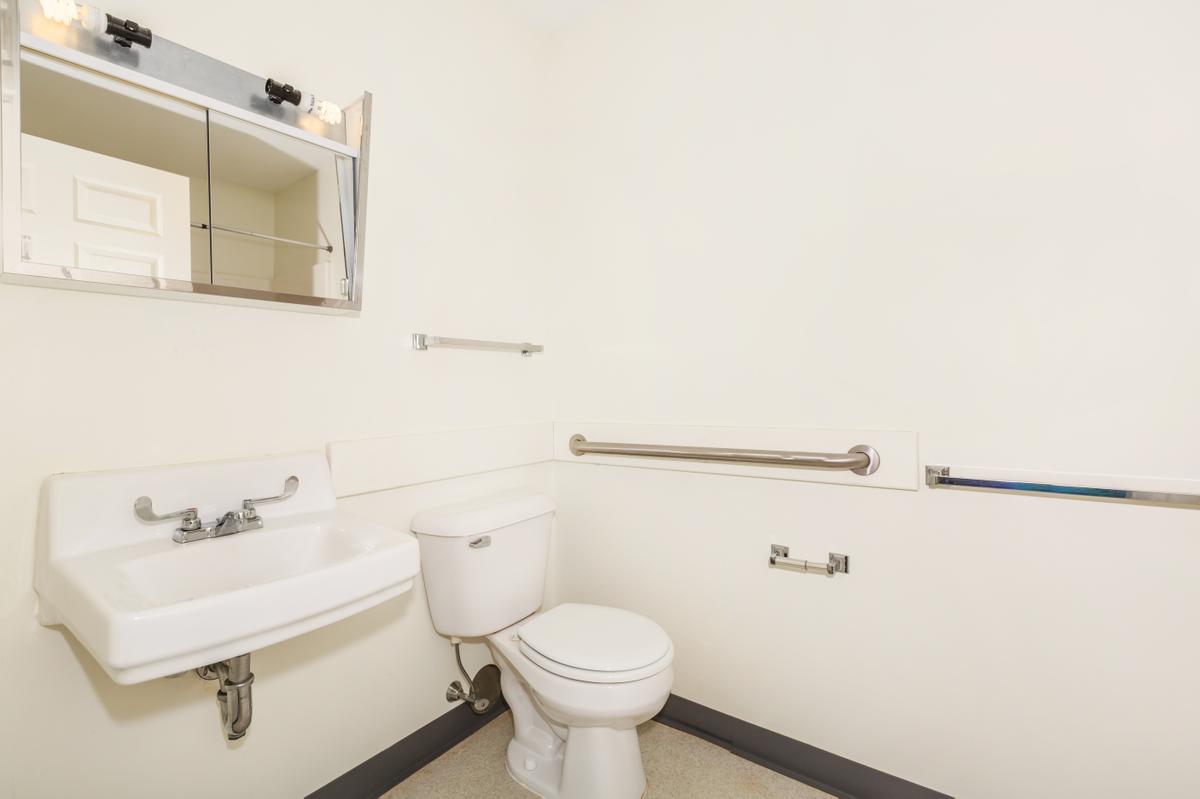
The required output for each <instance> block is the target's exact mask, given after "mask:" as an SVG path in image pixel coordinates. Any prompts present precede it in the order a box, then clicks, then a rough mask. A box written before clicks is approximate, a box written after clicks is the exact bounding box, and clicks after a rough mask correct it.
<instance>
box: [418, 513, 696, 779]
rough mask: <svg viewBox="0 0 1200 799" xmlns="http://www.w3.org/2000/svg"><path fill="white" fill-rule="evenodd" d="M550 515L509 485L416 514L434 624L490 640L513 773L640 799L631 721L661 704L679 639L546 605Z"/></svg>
mask: <svg viewBox="0 0 1200 799" xmlns="http://www.w3.org/2000/svg"><path fill="white" fill-rule="evenodd" d="M553 515H554V503H553V502H552V501H551V500H550V498H549V497H546V496H544V495H541V494H537V493H536V492H531V491H512V492H507V493H505V494H500V495H496V496H493V497H486V498H484V499H481V500H475V501H472V502H466V503H460V504H458V505H451V506H447V507H442V508H435V509H433V510H428V511H423V512H422V513H419V514H417V515H416V516H414V517H413V520H412V525H411V528H412V531H413V532H414V533H415V534H416V535H417V539H418V541H419V542H420V545H421V570H422V573H423V576H424V582H425V592H426V595H427V597H428V599H429V613H430V616H431V617H432V618H433V626H434V628H435V629H436V630H437V631H438V632H439V633H441V634H442V635H445V636H449V637H451V638H452V639H461V638H483V639H484V640H486V642H487V645H488V648H489V650H490V651H491V654H492V658H493V659H494V660H495V662H496V665H497V666H498V667H499V668H500V687H501V691H502V692H503V694H504V698H505V699H506V700H507V702H508V704H509V706H510V707H511V708H512V714H513V738H512V740H511V741H510V742H509V744H508V753H507V763H508V770H509V773H510V774H511V775H512V777H513V779H515V780H516V781H517V782H519V783H520V784H521V785H523V786H525V787H526V788H528V789H529V790H531V791H533V792H534V793H536V794H538V795H539V796H543V797H547V799H638V797H640V796H641V795H642V794H643V793H644V792H645V789H646V778H645V774H644V772H643V770H642V757H641V750H640V749H639V747H638V739H637V725H638V724H641V723H642V722H644V721H647V720H648V719H650V718H651V717H653V716H654V715H655V714H656V713H658V711H659V710H661V709H662V707H663V705H664V704H666V701H667V697H668V695H669V694H670V691H671V684H672V682H673V681H674V678H675V672H674V669H673V667H672V664H673V661H674V657H675V650H674V647H673V645H672V644H671V639H670V637H668V635H667V633H666V632H665V631H664V630H663V629H662V628H661V627H660V626H658V625H657V624H655V623H654V622H653V621H651V620H650V619H647V618H646V617H644V616H639V615H638V614H636V613H632V612H630V611H627V610H622V609H620V608H611V607H604V606H600V605H585V604H574V603H566V604H561V605H558V606H556V607H552V608H549V609H545V610H543V609H542V603H543V600H544V598H545V580H546V561H547V557H548V554H549V548H550V530H551V521H552V518H553Z"/></svg>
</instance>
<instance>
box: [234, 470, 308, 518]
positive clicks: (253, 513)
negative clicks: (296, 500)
mask: <svg viewBox="0 0 1200 799" xmlns="http://www.w3.org/2000/svg"><path fill="white" fill-rule="evenodd" d="M299 487H300V478H299V477H297V476H296V475H294V474H293V475H292V476H291V477H289V478H288V479H287V480H284V481H283V493H282V494H280V495H279V496H275V497H260V498H259V499H243V500H242V510H243V511H245V512H246V521H252V520H254V519H257V518H258V509H257V508H255V505H261V504H263V503H264V502H278V501H280V500H281V499H287V498H288V497H290V496H293V495H294V494H295V493H296V489H298V488H299Z"/></svg>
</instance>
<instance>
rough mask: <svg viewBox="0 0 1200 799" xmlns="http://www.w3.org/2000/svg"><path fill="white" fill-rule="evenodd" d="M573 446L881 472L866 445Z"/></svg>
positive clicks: (576, 438) (597, 451) (574, 439)
mask: <svg viewBox="0 0 1200 799" xmlns="http://www.w3.org/2000/svg"><path fill="white" fill-rule="evenodd" d="M570 447H571V454H572V455H628V456H631V457H635V458H670V459H673V460H687V461H712V462H715V463H745V464H750V465H753V466H792V467H795V468H797V469H826V470H829V471H851V472H854V473H855V474H860V475H868V474H874V473H875V472H876V471H877V470H878V469H879V453H878V452H877V451H876V450H875V448H874V447H870V446H867V445H866V444H858V445H857V446H853V447H851V448H850V450H849V451H848V452H846V453H845V454H841V453H831V452H788V451H786V450H775V449H734V448H731V447H684V446H676V445H674V444H612V443H608V442H601V441H588V440H587V439H586V438H584V437H583V436H581V435H573V436H571V440H570Z"/></svg>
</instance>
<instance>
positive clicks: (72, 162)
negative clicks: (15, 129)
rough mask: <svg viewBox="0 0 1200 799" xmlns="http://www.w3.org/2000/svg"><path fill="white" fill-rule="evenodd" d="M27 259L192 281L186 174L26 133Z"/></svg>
mask: <svg viewBox="0 0 1200 799" xmlns="http://www.w3.org/2000/svg"><path fill="white" fill-rule="evenodd" d="M21 183H22V192H21V217H22V218H21V237H22V244H21V246H22V260H26V261H33V262H36V263H42V264H50V265H53V266H68V267H78V268H80V269H94V270H99V271H103V272H121V273H125V274H131V275H140V276H143V277H154V278H173V279H175V280H191V279H192V262H191V227H190V219H191V216H190V214H191V200H190V197H189V181H188V178H186V177H184V176H182V175H176V174H174V173H171V172H165V171H163V170H161V169H153V168H151V167H148V166H143V165H141V164H135V163H131V162H129V161H123V160H121V159H119V158H112V157H110V156H107V155H101V154H99V153H93V152H89V151H88V150H83V149H80V148H78V147H71V146H69V145H66V144H60V143H59V142H55V141H50V140H48V139H42V138H39V137H37V136H30V135H29V134H23V135H22V136H21Z"/></svg>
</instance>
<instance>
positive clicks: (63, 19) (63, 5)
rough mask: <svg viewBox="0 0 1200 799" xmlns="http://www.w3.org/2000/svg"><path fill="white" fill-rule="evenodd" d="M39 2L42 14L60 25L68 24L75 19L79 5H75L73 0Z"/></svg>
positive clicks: (44, 0)
mask: <svg viewBox="0 0 1200 799" xmlns="http://www.w3.org/2000/svg"><path fill="white" fill-rule="evenodd" d="M40 2H41V5H42V15H43V16H45V17H46V19H49V20H52V21H54V22H57V23H59V24H60V25H70V24H71V23H72V22H74V21H75V20H76V18H77V15H78V13H79V7H78V6H76V5H75V0H40Z"/></svg>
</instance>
